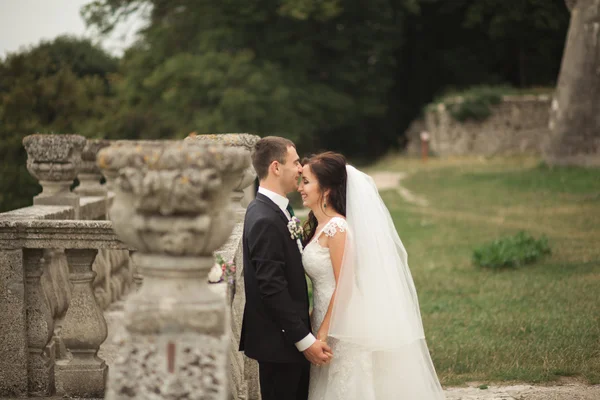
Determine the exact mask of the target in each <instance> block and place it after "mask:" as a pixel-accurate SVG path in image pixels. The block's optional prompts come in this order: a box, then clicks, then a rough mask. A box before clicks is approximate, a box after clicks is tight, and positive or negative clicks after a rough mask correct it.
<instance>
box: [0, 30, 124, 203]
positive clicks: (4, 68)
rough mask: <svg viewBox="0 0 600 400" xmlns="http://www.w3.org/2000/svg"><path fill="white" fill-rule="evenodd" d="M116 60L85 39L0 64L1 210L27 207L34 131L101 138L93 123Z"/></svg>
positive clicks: (45, 45) (48, 45)
mask: <svg viewBox="0 0 600 400" xmlns="http://www.w3.org/2000/svg"><path fill="white" fill-rule="evenodd" d="M116 70H117V61H116V60H115V59H114V58H112V57H110V56H109V55H108V54H106V53H105V52H104V51H103V50H102V49H100V48H98V47H96V46H94V45H92V43H91V42H90V41H88V40H83V39H76V38H71V37H59V38H57V39H56V40H54V41H52V42H42V43H41V44H40V45H38V46H36V47H33V48H31V49H29V50H25V51H23V52H20V53H15V54H10V55H8V57H7V58H6V59H5V60H4V61H2V62H0V121H1V125H0V143H1V147H0V160H2V161H1V164H0V211H6V210H11V209H15V208H19V207H23V206H25V205H28V204H31V198H32V196H34V195H35V194H36V193H37V192H39V185H37V183H36V181H35V179H33V178H32V177H31V176H30V175H29V173H28V172H27V169H26V166H25V164H26V159H27V154H26V152H25V149H24V148H23V145H22V143H21V141H22V139H23V137H25V136H27V135H30V134H32V133H36V132H54V133H77V134H83V135H86V136H89V137H94V136H102V133H101V132H97V131H96V129H95V128H96V126H95V123H96V121H97V120H98V119H100V118H101V117H102V116H103V113H104V112H105V110H106V109H107V107H108V99H109V97H110V91H111V89H110V74H111V73H114V72H116Z"/></svg>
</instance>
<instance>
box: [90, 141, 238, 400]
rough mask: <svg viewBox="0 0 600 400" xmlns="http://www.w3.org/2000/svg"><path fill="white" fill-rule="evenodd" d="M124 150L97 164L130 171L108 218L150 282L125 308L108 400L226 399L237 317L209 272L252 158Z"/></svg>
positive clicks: (186, 149) (199, 150)
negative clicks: (232, 332) (237, 187)
mask: <svg viewBox="0 0 600 400" xmlns="http://www.w3.org/2000/svg"><path fill="white" fill-rule="evenodd" d="M123 147H124V146H121V148H120V149H115V148H112V147H109V148H106V149H103V150H102V151H101V152H100V153H99V156H98V165H99V166H100V168H101V169H102V170H106V169H111V168H112V169H114V163H122V165H123V166H122V167H121V168H119V169H118V174H117V176H116V178H115V181H114V191H115V198H114V201H113V205H112V208H111V210H110V217H111V220H112V221H113V227H114V230H115V232H116V234H117V235H118V236H119V238H121V239H122V240H123V241H125V242H126V243H128V244H129V245H130V247H132V248H135V249H137V253H135V254H134V262H135V264H137V265H138V267H139V268H140V269H141V271H142V274H143V275H144V284H143V285H142V286H141V288H140V290H139V291H138V292H137V293H135V294H132V295H131V296H129V297H128V299H127V300H126V303H125V308H124V312H125V328H126V331H125V334H124V335H123V336H122V342H121V343H120V348H121V353H120V357H119V358H118V360H117V361H116V363H115V365H114V366H112V367H111V371H110V377H109V384H108V391H107V398H108V399H121V398H123V399H125V398H127V399H132V398H134V399H148V398H189V399H207V400H208V399H219V400H224V399H226V398H227V395H228V392H229V391H228V387H227V374H226V364H227V355H228V346H229V320H228V318H229V313H228V312H227V311H226V304H225V299H224V297H223V296H221V295H219V294H217V293H213V292H212V291H211V290H210V289H209V287H208V272H209V270H210V268H211V267H212V265H213V263H214V259H213V255H212V253H213V251H214V250H215V249H217V248H218V247H219V246H221V245H222V244H223V243H224V242H225V241H226V240H227V238H228V237H229V234H230V233H231V230H232V228H233V224H234V221H233V220H232V218H231V210H230V209H229V202H230V192H231V190H232V189H233V187H234V186H235V185H236V183H237V179H238V177H239V175H240V174H241V173H242V171H243V170H244V169H245V168H247V166H248V159H247V157H245V156H244V153H243V151H241V150H239V149H235V148H225V147H223V146H220V145H210V144H198V143H185V144H184V143H183V142H178V143H163V144H161V145H159V146H148V147H144V146H137V147H136V146H134V145H131V146H129V147H128V149H127V150H124V149H123ZM125 147H127V146H125ZM117 158H119V159H117Z"/></svg>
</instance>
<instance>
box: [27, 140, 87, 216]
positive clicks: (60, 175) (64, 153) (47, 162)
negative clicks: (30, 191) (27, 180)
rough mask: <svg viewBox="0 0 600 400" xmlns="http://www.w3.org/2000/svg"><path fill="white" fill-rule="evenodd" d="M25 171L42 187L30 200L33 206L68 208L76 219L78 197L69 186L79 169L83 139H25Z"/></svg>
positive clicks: (83, 144)
mask: <svg viewBox="0 0 600 400" xmlns="http://www.w3.org/2000/svg"><path fill="white" fill-rule="evenodd" d="M23 145H24V146H25V150H26V151H27V170H28V171H29V173H30V174H31V175H33V176H34V177H35V178H37V179H38V181H39V183H40V185H42V193H40V194H39V195H37V196H36V197H34V199H33V204H34V205H38V204H39V205H69V206H72V207H73V208H74V209H75V218H76V219H77V218H79V196H78V195H76V194H74V193H72V192H71V191H70V186H71V184H72V183H73V180H74V179H75V177H76V176H77V173H78V172H79V168H80V167H81V151H82V150H83V147H84V146H85V138H84V137H83V136H79V135H42V134H35V135H29V136H26V137H25V138H24V139H23Z"/></svg>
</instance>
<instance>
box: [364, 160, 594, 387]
mask: <svg viewBox="0 0 600 400" xmlns="http://www.w3.org/2000/svg"><path fill="white" fill-rule="evenodd" d="M376 170H387V171H403V172H408V173H409V174H410V175H409V176H408V177H407V178H406V179H405V180H404V181H403V182H402V184H403V186H404V187H406V188H408V189H409V190H411V191H413V192H414V193H415V194H418V195H419V196H423V197H425V198H426V199H427V200H428V201H429V206H427V207H422V206H417V205H413V204H410V203H407V202H406V201H404V200H403V198H402V197H401V196H400V195H399V194H398V193H397V192H396V191H386V192H383V193H382V197H383V198H384V200H385V201H386V203H387V205H388V207H389V209H390V212H391V214H392V216H393V218H394V222H395V224H396V228H397V229H398V232H399V234H400V238H401V239H402V240H403V242H404V245H405V246H406V248H407V251H408V255H409V264H410V267H411V271H412V274H413V277H414V280H415V284H416V286H417V290H418V293H419V299H420V305H421V311H422V314H423V322H424V325H425V334H426V336H427V341H428V344H429V349H430V351H431V354H432V357H433V361H434V363H435V366H436V369H437V372H438V375H439V376H440V378H441V381H442V384H444V385H458V384H462V383H464V382H467V381H481V382H498V381H526V382H546V381H552V380H556V379H558V378H559V377H561V376H571V377H577V378H578V379H581V380H584V381H586V382H589V383H596V384H597V383H600V170H598V169H595V170H594V169H588V170H586V169H579V168H553V169H552V168H548V167H545V166H543V165H541V164H540V163H539V161H537V160H535V159H522V158H514V159H511V158H507V159H493V160H484V159H477V158H466V159H465V158H462V159H450V160H438V159H430V162H428V163H427V164H426V165H423V164H421V163H420V161H419V160H415V159H403V158H400V157H390V158H388V159H385V160H382V161H381V162H380V163H378V164H377V165H375V166H374V167H372V168H371V169H370V170H369V171H370V172H373V171H376ZM520 230H525V231H526V232H528V233H530V234H532V235H533V236H535V237H536V238H538V237H540V236H541V235H546V236H547V238H548V242H549V244H550V247H551V250H552V254H551V255H549V256H546V257H545V258H543V259H542V260H540V261H538V262H537V263H535V264H533V265H528V266H525V267H521V268H518V269H511V270H501V271H494V270H488V269H482V268H479V267H475V266H474V265H473V264H472V262H471V256H472V254H473V249H474V248H476V247H478V246H480V245H481V244H484V243H486V242H488V241H491V240H493V239H496V238H498V237H500V236H505V235H513V234H516V233H517V232H519V231H520Z"/></svg>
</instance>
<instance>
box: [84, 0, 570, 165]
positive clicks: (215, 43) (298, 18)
mask: <svg viewBox="0 0 600 400" xmlns="http://www.w3.org/2000/svg"><path fill="white" fill-rule="evenodd" d="M562 1H563V0H550V1H549V3H550V4H547V3H548V2H540V1H539V0H526V1H524V2H521V3H525V4H526V6H525V8H523V7H521V6H519V10H521V9H523V10H525V11H527V12H528V13H530V14H531V15H535V16H536V19H535V21H533V22H532V21H530V20H529V19H528V18H525V17H523V18H521V19H520V20H518V21H517V22H518V23H516V22H515V18H520V17H519V16H515V15H513V14H514V12H513V8H511V7H508V6H506V5H504V4H501V5H498V4H496V3H495V2H494V1H491V0H489V1H483V3H485V4H484V5H481V4H480V3H481V1H475V0H458V1H452V2H444V3H443V4H441V3H439V2H431V1H426V0H393V1H383V0H374V1H370V2H357V1H346V2H342V1H340V0H324V1H315V0H280V1H273V0H258V1H254V2H244V1H241V0H223V1H219V2H212V1H206V0H202V1H191V0H176V1H171V2H164V1H159V0H97V1H94V2H92V3H91V4H89V5H88V6H86V7H85V8H84V9H83V15H84V17H85V18H86V20H87V22H88V24H89V25H90V26H91V27H93V28H96V29H97V30H98V31H99V32H108V31H110V30H111V29H113V28H114V27H115V25H116V24H118V23H119V22H120V21H122V20H123V19H124V18H126V17H127V16H128V15H129V14H131V13H132V12H135V11H139V10H146V13H147V15H148V24H147V26H146V27H145V28H144V29H143V31H142V32H141V35H140V40H139V42H138V43H137V44H136V45H135V46H134V47H132V48H131V49H129V51H128V52H127V53H126V55H125V57H124V59H123V61H122V63H121V70H120V72H121V73H120V79H119V81H118V82H117V84H116V85H115V91H116V98H117V99H118V100H117V101H115V102H114V103H113V104H112V111H111V112H110V113H107V116H106V118H104V119H103V120H102V121H101V127H102V129H103V130H105V131H108V132H110V134H111V135H113V136H114V137H133V138H135V137H147V138H150V137H151V138H167V137H181V136H184V135H186V134H188V133H189V132H192V131H195V132H199V133H214V132H240V131H243V132H248V131H249V132H256V133H259V134H261V135H267V134H278V135H283V136H287V137H289V138H291V139H293V140H294V141H296V143H297V144H298V146H299V150H300V151H301V152H306V151H316V150H320V149H323V148H327V149H331V150H338V151H343V152H344V153H346V154H348V155H359V156H361V157H364V158H372V157H374V156H377V155H380V154H382V153H383V152H386V151H387V150H388V149H389V147H390V146H391V145H394V144H396V143H397V142H398V135H400V134H401V132H402V131H403V130H404V128H405V127H406V126H407V125H408V124H409V123H410V122H411V121H412V120H413V119H414V118H415V117H416V115H417V114H418V113H419V112H420V109H421V107H422V106H423V105H424V104H426V103H428V102H430V101H431V99H432V96H433V95H434V94H436V93H439V92H440V91H443V90H444V88H445V87H447V86H448V85H455V86H457V87H466V86H469V85H473V84H478V83H490V84H497V83H498V82H509V83H511V84H513V85H520V84H522V83H523V82H525V83H526V84H528V85H529V84H539V83H543V84H553V82H554V81H555V78H556V74H557V72H558V67H559V65H560V56H561V54H562V47H561V46H562V43H563V38H564V34H565V32H566V27H567V24H568V15H569V14H568V12H567V10H566V9H564V6H563V9H562V10H561V9H560V7H559V6H558V5H559V4H560V3H562ZM496 8H497V9H498V10H500V11H499V12H498V13H496V14H494V13H491V11H490V10H494V9H496ZM538 14H539V18H538V17H537V16H538ZM526 15H528V14H526ZM490 18H493V19H494V21H496V22H494V26H495V28H494V31H493V32H490V31H489V26H488V25H487V23H488V21H490ZM546 20H548V21H547V23H544V21H546ZM498 21H500V22H498ZM503 21H508V22H503ZM513 22H515V23H514V24H513ZM511 24H513V25H514V26H511ZM509 27H511V29H509ZM515 27H516V28H518V29H516V32H515ZM515 35H517V36H518V37H519V38H520V39H523V40H519V41H516V40H515V39H514V38H515ZM525 36H526V37H525ZM522 43H528V45H527V46H528V47H523V46H524V45H523V44H522ZM549 43H550V44H551V45H549ZM557 43H558V44H559V46H557V45H556V44H557ZM529 44H531V45H529ZM440 48H441V49H443V50H439V49H440ZM521 48H524V49H526V51H527V57H525V58H523V59H522V60H521V59H519V60H520V62H518V63H517V62H515V57H517V56H518V54H519V49H521ZM538 48H539V49H544V51H543V53H540V52H539V51H538ZM490 49H493V51H490ZM533 62H535V63H536V65H539V70H536V71H533V70H530V69H529V66H530V65H531V64H532V63H533ZM523 77H524V78H523ZM522 78H523V79H522ZM486 110H487V108H486V106H485V105H482V104H481V102H480V101H474V102H470V101H467V103H466V104H465V106H464V107H463V108H461V109H460V110H459V111H458V112H457V115H458V116H459V117H460V118H478V117H479V116H480V115H482V114H485V112H486Z"/></svg>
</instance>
